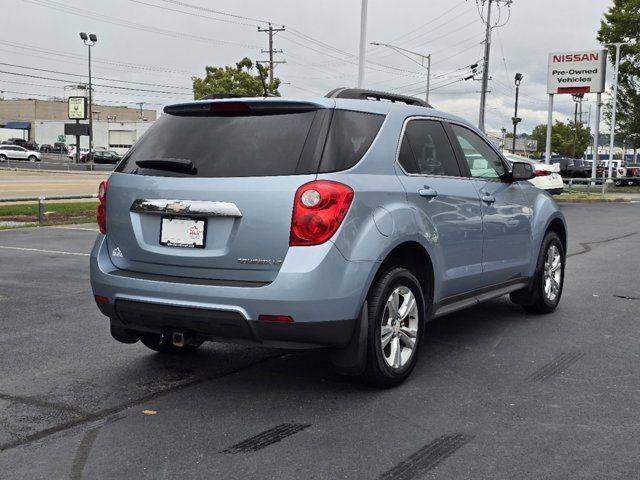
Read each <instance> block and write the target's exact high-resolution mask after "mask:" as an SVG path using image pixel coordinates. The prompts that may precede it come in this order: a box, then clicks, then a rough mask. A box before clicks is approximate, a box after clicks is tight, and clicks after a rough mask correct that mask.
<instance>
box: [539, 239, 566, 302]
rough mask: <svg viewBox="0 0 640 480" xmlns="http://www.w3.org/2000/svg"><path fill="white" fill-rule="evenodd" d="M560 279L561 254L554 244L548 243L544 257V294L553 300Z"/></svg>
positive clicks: (557, 291)
mask: <svg viewBox="0 0 640 480" xmlns="http://www.w3.org/2000/svg"><path fill="white" fill-rule="evenodd" d="M561 280H562V256H561V255H560V250H558V247H557V246H556V245H550V246H549V249H548V250H547V254H546V256H545V259H544V279H543V287H544V296H545V297H546V298H547V300H549V301H550V302H554V301H555V300H556V298H558V295H559V293H560V283H561Z"/></svg>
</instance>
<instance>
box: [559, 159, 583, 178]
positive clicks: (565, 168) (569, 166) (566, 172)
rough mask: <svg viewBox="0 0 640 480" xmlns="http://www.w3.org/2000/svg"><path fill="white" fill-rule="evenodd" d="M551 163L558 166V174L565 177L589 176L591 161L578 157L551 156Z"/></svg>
mask: <svg viewBox="0 0 640 480" xmlns="http://www.w3.org/2000/svg"><path fill="white" fill-rule="evenodd" d="M550 163H551V164H552V165H559V166H560V175H561V176H563V177H565V178H591V162H588V161H586V160H582V159H579V158H564V157H562V158H552V159H551V161H550Z"/></svg>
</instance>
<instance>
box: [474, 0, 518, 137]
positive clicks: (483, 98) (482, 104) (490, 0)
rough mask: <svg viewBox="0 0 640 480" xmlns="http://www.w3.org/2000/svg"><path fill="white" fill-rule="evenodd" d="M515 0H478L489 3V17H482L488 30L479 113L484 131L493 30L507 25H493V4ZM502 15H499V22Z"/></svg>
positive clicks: (485, 36)
mask: <svg viewBox="0 0 640 480" xmlns="http://www.w3.org/2000/svg"><path fill="white" fill-rule="evenodd" d="M512 1H513V0H476V2H478V3H482V4H483V5H484V4H485V3H486V4H487V19H486V20H484V18H483V19H482V20H483V21H484V23H485V26H486V30H485V35H484V60H483V66H482V90H481V91H480V114H479V115H478V128H479V129H480V130H481V131H483V132H484V113H485V109H486V106H487V93H489V92H488V90H489V55H490V54H491V30H493V29H494V28H497V27H500V26H502V25H505V23H506V21H505V23H503V24H501V25H498V24H497V23H496V24H495V25H491V5H492V4H494V3H495V4H500V3H504V4H505V5H507V6H508V7H510V5H511V3H512ZM499 18H500V15H498V22H499V21H500V20H499Z"/></svg>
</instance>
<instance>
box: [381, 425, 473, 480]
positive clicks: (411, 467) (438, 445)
mask: <svg viewBox="0 0 640 480" xmlns="http://www.w3.org/2000/svg"><path fill="white" fill-rule="evenodd" d="M472 439H473V436H471V435H464V434H462V433H450V434H448V435H443V436H441V437H438V438H436V439H435V440H434V441H432V442H431V443H428V444H427V445H425V446H424V447H422V448H421V449H420V450H418V451H417V452H416V453H414V454H413V455H411V456H410V457H408V458H407V459H406V460H403V461H402V462H400V463H399V464H398V465H396V466H395V467H393V468H392V469H391V470H388V471H386V472H385V473H383V474H382V475H380V476H379V477H378V480H410V479H414V478H418V477H420V476H422V475H423V474H424V473H425V472H427V471H429V470H431V469H432V468H434V467H436V466H437V465H438V464H439V463H440V462H442V461H444V460H445V459H446V458H448V457H450V456H451V455H453V454H454V453H455V452H456V451H458V450H459V449H460V448H462V447H463V446H464V445H465V444H467V443H469V442H470V441H471V440H472Z"/></svg>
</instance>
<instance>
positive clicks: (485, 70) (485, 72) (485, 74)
mask: <svg viewBox="0 0 640 480" xmlns="http://www.w3.org/2000/svg"><path fill="white" fill-rule="evenodd" d="M491 3H492V0H489V5H488V8H487V21H486V27H487V28H486V31H485V34H484V59H483V64H482V65H483V66H482V89H481V91H480V114H479V116H478V128H479V129H480V130H481V131H483V132H484V110H485V108H486V106H487V90H488V87H489V54H490V53H491V28H492V27H491Z"/></svg>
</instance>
